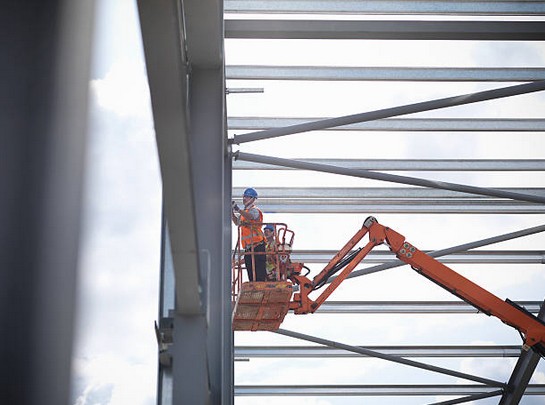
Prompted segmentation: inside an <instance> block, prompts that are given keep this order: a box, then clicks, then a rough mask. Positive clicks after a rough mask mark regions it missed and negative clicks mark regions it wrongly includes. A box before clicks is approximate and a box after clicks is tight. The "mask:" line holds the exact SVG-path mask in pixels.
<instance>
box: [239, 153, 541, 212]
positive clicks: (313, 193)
mask: <svg viewBox="0 0 545 405" xmlns="http://www.w3.org/2000/svg"><path fill="white" fill-rule="evenodd" d="M489 162H490V163H491V165H493V164H494V163H493V162H494V161H489ZM391 164H392V165H395V162H391ZM415 164H418V162H416V163H415ZM541 164H545V161H543V160H541V161H539V162H536V165H541ZM371 165H372V163H371ZM352 166H355V165H352ZM390 170H395V169H392V168H390ZM411 170H418V169H414V168H413V169H411ZM499 190H503V191H507V192H513V193H521V194H531V195H535V196H545V189H543V188H518V187H517V188H515V187H508V188H500V189H499ZM243 192H244V187H233V189H232V195H235V196H238V195H242V193H243ZM369 198H372V199H408V200H416V199H418V200H424V201H425V200H429V199H432V200H441V199H456V200H476V201H486V200H490V197H487V196H480V195H474V194H470V193H461V192H458V191H451V190H441V189H432V188H417V187H368V188H367V187H350V188H346V187H283V188H281V187H260V188H259V200H260V205H262V204H263V202H265V203H272V202H276V203H278V202H280V201H282V200H297V201H304V200H307V199H311V200H315V199H318V200H320V199H327V200H329V201H331V202H333V203H336V204H337V203H338V202H336V199H343V200H345V199H348V200H360V199H369Z"/></svg>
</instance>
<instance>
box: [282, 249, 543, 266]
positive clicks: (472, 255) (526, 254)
mask: <svg viewBox="0 0 545 405" xmlns="http://www.w3.org/2000/svg"><path fill="white" fill-rule="evenodd" d="M424 252H426V253H429V251H424ZM336 253H337V251H335V250H294V251H293V253H292V254H291V259H292V260H293V261H296V262H303V263H327V262H329V260H331V258H332V257H333V256H335V254H336ZM393 259H395V255H394V254H393V253H391V252H390V251H386V250H384V251H381V250H376V251H372V252H370V253H369V254H368V255H367V256H366V257H365V263H373V264H376V263H384V262H386V261H389V260H393ZM439 261H441V262H442V263H459V264H482V263H487V264H493V263H494V264H502V263H503V264H545V251H542V250H479V251H469V252H460V253H455V254H450V255H448V256H442V257H441V258H440V259H439Z"/></svg>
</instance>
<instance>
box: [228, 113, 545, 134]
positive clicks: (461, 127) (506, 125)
mask: <svg viewBox="0 0 545 405" xmlns="http://www.w3.org/2000/svg"><path fill="white" fill-rule="evenodd" d="M320 119H323V118H317V117H315V118H275V117H230V118H228V119H227V122H228V125H229V129H230V130H231V131H235V130H267V129H271V128H283V127H291V126H295V125H304V124H306V123H309V122H316V121H319V120H320ZM325 119H331V118H325ZM321 130H322V131H419V132H432V131H433V132H446V131H448V132H543V131H545V120H543V119H514V118H507V119H499V118H498V119H490V118H488V119H487V118H425V119H420V118H385V119H378V120H376V121H365V122H358V123H354V124H348V125H341V126H338V127H332V128H322V129H321Z"/></svg>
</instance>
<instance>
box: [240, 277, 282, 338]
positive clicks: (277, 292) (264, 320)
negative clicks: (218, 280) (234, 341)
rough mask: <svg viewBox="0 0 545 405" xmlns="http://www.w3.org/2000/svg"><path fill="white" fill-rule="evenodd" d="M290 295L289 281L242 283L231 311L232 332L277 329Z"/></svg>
mask: <svg viewBox="0 0 545 405" xmlns="http://www.w3.org/2000/svg"><path fill="white" fill-rule="evenodd" d="M292 292H293V284H292V283H291V282H289V281H256V282H246V283H243V284H242V285H241V288H240V291H239V293H238V297H237V300H236V302H235V308H234V310H233V330H247V331H257V330H267V331H270V330H277V329H278V328H279V327H280V324H281V323H282V321H283V320H284V317H285V316H286V314H287V313H288V309H289V306H290V301H291V295H292Z"/></svg>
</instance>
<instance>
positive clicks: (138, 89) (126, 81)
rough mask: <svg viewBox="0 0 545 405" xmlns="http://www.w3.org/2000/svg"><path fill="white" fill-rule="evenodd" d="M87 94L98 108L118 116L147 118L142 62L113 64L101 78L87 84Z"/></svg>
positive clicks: (147, 108) (145, 78)
mask: <svg viewBox="0 0 545 405" xmlns="http://www.w3.org/2000/svg"><path fill="white" fill-rule="evenodd" d="M91 91H92V93H93V94H94V95H95V96H96V100H97V104H98V106H100V107H101V108H104V109H106V110H109V111H112V112H114V113H115V114H118V115H120V116H122V117H127V118H135V117H145V118H147V117H149V112H150V94H149V87H148V82H147V76H146V73H145V67H144V65H143V64H142V63H136V62H134V61H131V60H124V61H116V62H115V63H114V64H113V66H112V67H111V69H110V71H109V72H108V73H107V74H106V76H105V77H104V78H103V79H96V80H93V81H91Z"/></svg>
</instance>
